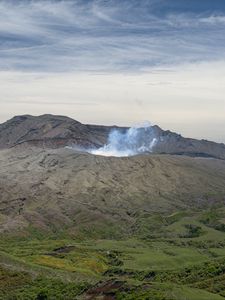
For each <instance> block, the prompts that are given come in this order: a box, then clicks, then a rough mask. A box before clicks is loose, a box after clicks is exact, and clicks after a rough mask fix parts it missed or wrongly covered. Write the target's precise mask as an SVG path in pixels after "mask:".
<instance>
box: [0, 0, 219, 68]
mask: <svg viewBox="0 0 225 300" xmlns="http://www.w3.org/2000/svg"><path fill="white" fill-rule="evenodd" d="M161 2H163V1H161ZM158 3H159V2H157V4H158ZM155 4H156V1H144V0H142V1H139V2H138V5H137V2H136V1H128V0H125V1H122V2H119V1H103V0H92V1H91V0H89V1H71V0H68V1H52V0H46V1H43V0H37V1H28V0H26V1H25V0H24V1H22V0H20V1H16V2H14V1H6V0H2V1H1V2H0V59H1V60H0V69H2V70H13V69H15V70H24V71H28V70H36V71H39V72H40V71H46V72H48V71H66V70H68V71H99V72H102V71H104V72H115V71H116V72H117V71H123V72H131V71H143V70H144V69H146V68H147V69H148V68H150V67H152V66H155V65H160V64H161V65H172V64H177V63H178V64H179V63H183V62H193V61H208V60H217V59H223V58H224V57H225V54H224V53H225V51H224V50H225V41H224V39H222V38H221V36H222V35H223V32H224V29H225V22H223V21H224V19H225V15H223V14H221V13H220V14H219V15H215V14H214V13H213V12H212V14H210V15H207V16H205V15H199V14H193V13H192V14H190V13H185V12H184V11H182V12H179V13H177V12H168V13H167V14H165V15H163V16H159V15H157V14H155V12H154V5H155ZM209 41H210V42H209ZM221 50H223V51H221Z"/></svg>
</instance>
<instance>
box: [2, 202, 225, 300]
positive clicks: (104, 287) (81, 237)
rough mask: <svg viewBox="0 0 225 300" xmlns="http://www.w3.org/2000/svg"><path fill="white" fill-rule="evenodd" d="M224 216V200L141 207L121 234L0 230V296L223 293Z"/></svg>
mask: <svg viewBox="0 0 225 300" xmlns="http://www.w3.org/2000/svg"><path fill="white" fill-rule="evenodd" d="M224 218H225V210H224V209H223V208H219V207H218V208H212V209H211V210H205V211H204V210H203V211H202V210H201V211H197V210H196V211H194V212H190V211H186V212H184V211H178V212H175V213H173V214H161V215H160V214H159V213H156V214H142V215H141V214H139V216H138V217H137V220H136V223H135V224H134V225H133V228H132V233H131V234H130V236H128V237H127V238H124V236H121V238H120V239H119V238H116V237H115V236H111V233H110V230H109V227H108V226H106V231H105V232H104V233H103V231H104V228H102V229H101V230H99V229H98V228H96V229H95V230H93V232H94V239H91V238H90V235H89V234H88V233H87V234H86V236H85V231H81V233H79V234H78V235H77V237H71V236H69V235H64V237H66V238H64V239H62V238H61V237H62V236H63V234H62V233H57V235H56V234H55V235H48V236H46V235H44V234H41V233H40V232H36V231H35V230H32V228H30V232H31V235H30V236H29V237H18V236H17V237H13V236H5V237H2V238H1V240H0V299H2V300H26V299H27V300H28V299H29V300H30V299H31V300H43V299H50V300H51V299H52V300H53V299H56V300H60V299H66V300H74V299H88V297H90V299H98V297H99V296H100V295H101V296H102V297H104V296H105V297H107V295H108V296H109V295H110V296H111V297H112V296H113V297H114V298H112V299H118V300H120V299H121V300H122V299H125V300H131V299H137V300H138V299H140V300H141V299H142V300H143V299H153V300H180V299H187V300H195V299H196V300H201V299H202V300H221V299H224V298H225V233H224V232H223V230H221V227H218V224H223V222H224ZM102 233H103V234H102ZM102 299H104V298H102ZM110 299H111V298H110Z"/></svg>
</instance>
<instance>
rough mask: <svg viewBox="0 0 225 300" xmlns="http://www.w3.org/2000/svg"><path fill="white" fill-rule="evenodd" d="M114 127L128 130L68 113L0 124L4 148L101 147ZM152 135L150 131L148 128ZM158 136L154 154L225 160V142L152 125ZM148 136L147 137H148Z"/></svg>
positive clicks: (2, 146) (1, 143)
mask: <svg viewBox="0 0 225 300" xmlns="http://www.w3.org/2000/svg"><path fill="white" fill-rule="evenodd" d="M112 129H117V130H119V131H121V132H124V131H125V130H126V129H128V128H126V127H117V126H100V125H85V124H82V123H80V122H78V121H75V120H73V119H71V118H68V117H64V116H54V115H42V116H37V117H35V116H30V115H24V116H17V117H14V118H12V119H11V120H9V121H7V122H5V123H3V124H0V149H6V148H11V147H14V146H16V145H18V144H19V145H21V144H25V145H32V146H38V147H47V148H61V147H65V146H71V145H75V146H77V147H81V148H82V147H86V148H88V147H89V148H99V147H102V146H103V145H104V144H105V143H106V142H107V138H108V135H109V133H110V131H111V130H112ZM146 132H147V133H146V134H148V131H146ZM151 135H152V136H154V137H155V138H156V139H157V143H156V145H155V146H154V148H153V152H154V153H160V154H163V153H167V154H177V155H188V156H195V157H196V156H197V157H198V156H201V157H212V158H219V159H225V145H224V144H218V143H215V142H210V141H206V140H196V139H190V138H184V137H182V136H181V135H179V134H176V133H173V132H171V131H164V130H162V129H161V128H160V127H158V126H152V127H151ZM146 138H147V137H146Z"/></svg>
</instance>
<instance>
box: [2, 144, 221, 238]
mask: <svg viewBox="0 0 225 300" xmlns="http://www.w3.org/2000/svg"><path fill="white" fill-rule="evenodd" d="M224 183H225V162H223V161H220V160H214V159H197V158H188V157H180V156H169V155H139V156H134V157H128V158H113V157H110V158H107V157H100V156H93V155H89V154H84V153H79V152H75V151H73V150H69V149H55V150H51V149H49V150H44V149H40V148H37V147H35V148H21V147H19V148H13V149H11V150H2V151H0V193H1V201H0V212H1V215H0V216H1V217H0V222H1V226H0V228H1V231H2V232H4V231H12V230H18V229H19V230H23V229H25V230H26V228H27V227H29V226H30V225H32V226H34V227H36V228H38V229H40V230H44V231H45V230H47V231H49V230H50V231H51V230H52V229H53V228H55V229H57V230H58V229H59V228H60V229H62V228H70V229H71V230H72V231H76V230H79V228H80V227H82V226H86V225H87V226H91V225H93V224H97V225H98V224H103V223H104V222H108V223H109V224H114V225H116V224H127V225H126V226H124V228H126V229H128V231H129V230H130V229H131V227H132V224H134V223H135V220H136V218H137V216H139V215H142V214H144V213H153V212H154V213H155V212H160V213H165V212H167V213H171V212H173V211H176V210H182V209H190V208H191V209H194V208H196V209H197V208H201V207H208V206H211V205H215V204H218V203H220V204H221V203H224V200H225V185H224Z"/></svg>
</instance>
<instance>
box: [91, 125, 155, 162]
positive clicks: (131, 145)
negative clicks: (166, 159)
mask: <svg viewBox="0 0 225 300" xmlns="http://www.w3.org/2000/svg"><path fill="white" fill-rule="evenodd" d="M157 141H158V140H157V138H156V137H155V136H154V131H153V130H152V126H151V124H149V123H145V124H143V125H139V126H134V127H131V128H129V129H127V130H126V131H121V130H119V129H114V130H112V131H111V132H110V134H109V137H108V141H107V144H106V145H104V146H103V147H101V148H98V149H89V150H87V152H89V153H91V154H94V155H102V156H116V157H122V156H134V155H137V154H140V153H144V152H152V150H153V148H154V146H155V145H156V143H157Z"/></svg>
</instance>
